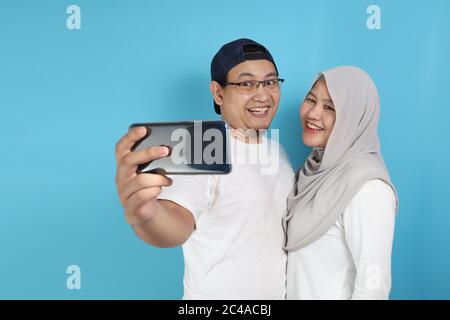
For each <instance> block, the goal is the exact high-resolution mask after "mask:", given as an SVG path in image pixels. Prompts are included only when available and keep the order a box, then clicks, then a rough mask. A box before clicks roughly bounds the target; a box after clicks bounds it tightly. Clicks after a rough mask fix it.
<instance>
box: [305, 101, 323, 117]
mask: <svg viewBox="0 0 450 320" xmlns="http://www.w3.org/2000/svg"><path fill="white" fill-rule="evenodd" d="M320 110H321V109H320V106H319V104H316V105H315V106H314V107H313V108H311V109H310V110H309V111H308V112H307V113H306V116H307V117H308V118H311V119H320V117H321V116H322V114H321V111H320Z"/></svg>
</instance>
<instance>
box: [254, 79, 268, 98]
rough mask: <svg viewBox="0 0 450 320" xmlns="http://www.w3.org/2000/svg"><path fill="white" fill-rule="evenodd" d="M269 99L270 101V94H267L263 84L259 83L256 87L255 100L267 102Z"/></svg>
mask: <svg viewBox="0 0 450 320" xmlns="http://www.w3.org/2000/svg"><path fill="white" fill-rule="evenodd" d="M269 99H270V94H269V93H268V91H267V89H266V87H264V86H263V84H262V83H260V84H259V86H258V87H256V92H255V100H257V101H267V100H269Z"/></svg>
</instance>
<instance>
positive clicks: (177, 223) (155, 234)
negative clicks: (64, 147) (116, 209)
mask: <svg viewBox="0 0 450 320" xmlns="http://www.w3.org/2000/svg"><path fill="white" fill-rule="evenodd" d="M145 134H146V129H145V128H143V127H137V128H133V129H130V130H129V131H128V133H127V134H125V135H124V136H123V137H122V138H121V139H120V140H119V142H117V144H116V163H117V171H116V186H117V191H118V194H119V198H120V202H121V204H122V206H123V208H124V210H125V217H126V219H127V221H128V223H129V224H130V225H131V226H132V227H133V229H134V231H135V232H136V234H137V235H138V236H139V237H140V238H141V239H142V240H144V241H145V242H147V243H149V244H152V245H154V246H156V247H173V246H177V245H179V244H182V243H184V242H185V241H186V240H187V239H188V238H189V236H190V235H191V233H192V231H193V230H194V217H193V215H192V213H191V212H190V211H189V210H187V209H186V208H184V207H182V206H180V205H178V204H176V203H174V202H171V201H167V200H157V197H158V195H159V194H160V193H161V190H162V187H166V186H170V185H171V184H172V180H171V179H170V178H169V177H166V176H164V175H160V174H149V173H145V174H136V169H137V167H138V165H139V164H142V163H146V162H149V161H153V160H156V159H160V158H163V157H166V156H167V155H168V153H169V150H168V148H167V147H159V146H158V147H151V148H147V149H144V150H141V151H134V152H132V151H131V147H132V146H133V145H134V143H136V142H137V141H138V140H140V139H141V138H143V137H144V136H145Z"/></svg>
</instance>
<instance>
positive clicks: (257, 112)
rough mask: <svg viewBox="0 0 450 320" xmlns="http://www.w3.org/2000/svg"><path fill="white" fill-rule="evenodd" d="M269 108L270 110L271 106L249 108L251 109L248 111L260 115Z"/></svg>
mask: <svg viewBox="0 0 450 320" xmlns="http://www.w3.org/2000/svg"><path fill="white" fill-rule="evenodd" d="M267 110H269V107H261V108H249V109H248V111H249V112H250V113H251V114H256V115H258V114H263V113H265V112H266V111H267Z"/></svg>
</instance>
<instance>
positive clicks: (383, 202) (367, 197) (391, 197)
mask: <svg viewBox="0 0 450 320" xmlns="http://www.w3.org/2000/svg"><path fill="white" fill-rule="evenodd" d="M395 203H396V198H395V193H394V190H393V189H392V188H391V186H390V185H389V184H388V183H387V182H385V181H383V180H381V179H372V180H369V181H367V182H366V183H364V184H363V185H362V187H361V188H360V189H359V190H358V191H357V192H356V194H355V196H354V197H353V199H352V200H351V201H350V203H349V205H348V207H347V209H352V208H372V209H374V208H391V207H392V208H395ZM394 211H395V209H394Z"/></svg>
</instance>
